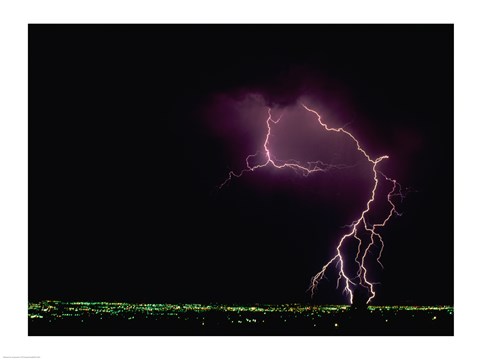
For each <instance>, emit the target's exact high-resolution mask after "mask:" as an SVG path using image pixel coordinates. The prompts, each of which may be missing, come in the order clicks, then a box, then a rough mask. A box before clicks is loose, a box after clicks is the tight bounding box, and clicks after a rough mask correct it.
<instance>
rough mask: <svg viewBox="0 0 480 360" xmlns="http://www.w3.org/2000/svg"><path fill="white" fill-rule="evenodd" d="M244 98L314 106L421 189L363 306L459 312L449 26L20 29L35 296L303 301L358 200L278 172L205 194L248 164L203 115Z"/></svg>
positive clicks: (398, 221)
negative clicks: (24, 34) (318, 191)
mask: <svg viewBox="0 0 480 360" xmlns="http://www.w3.org/2000/svg"><path fill="white" fill-rule="evenodd" d="M248 92H256V93H260V94H262V95H263V97H264V98H265V99H266V101H267V103H268V104H271V105H273V106H288V105H291V104H293V103H295V101H296V100H297V98H298V96H300V95H302V94H308V95H310V96H312V97H316V98H317V99H318V101H320V102H321V103H322V104H323V106H324V107H325V109H324V110H325V114H326V115H327V116H331V117H332V118H337V119H338V118H340V119H342V120H343V123H347V122H351V125H349V126H351V127H350V129H351V131H352V132H354V133H355V134H356V135H358V137H359V138H361V139H363V141H365V143H367V144H368V147H369V151H371V152H372V153H373V154H375V155H382V154H384V153H387V154H389V155H390V157H391V161H390V163H389V165H385V166H386V168H385V171H387V170H388V172H389V174H391V175H392V176H395V177H396V178H397V179H398V180H399V181H400V182H401V183H402V184H403V185H404V186H408V187H410V188H412V189H414V190H415V191H414V192H411V193H409V195H408V197H407V199H406V200H405V201H404V203H403V204H402V205H401V211H402V212H403V216H402V217H400V218H395V219H394V220H393V221H392V222H391V224H390V226H389V228H388V229H387V230H385V232H384V233H383V234H384V237H385V239H386V247H385V251H384V257H383V263H384V265H385V270H383V271H381V270H380V269H377V270H376V271H375V272H376V275H375V276H376V279H378V280H379V281H381V283H382V285H380V286H379V287H378V288H377V293H378V296H377V298H376V299H375V300H376V302H377V303H389V304H392V303H405V302H407V301H410V302H413V303H417V304H422V303H425V304H453V25H283V26H281V25H264V26H261V25H256V26H255V25H157V26H153V25H127V26H120V25H118V26H114V25H30V26H29V298H30V299H31V300H35V299H44V298H49V299H58V298H60V299H86V300H119V301H120V300H128V301H151V302H175V301H180V302H291V301H301V302H304V301H310V298H309V296H308V294H307V293H306V292H305V291H306V289H307V287H308V285H309V279H310V277H311V276H313V275H314V274H315V273H316V272H317V271H318V270H319V268H320V267H321V266H322V265H323V263H324V262H325V260H328V259H329V258H330V256H331V254H332V250H333V246H334V243H333V241H334V240H335V239H336V238H337V237H338V235H340V234H342V232H343V231H344V230H345V229H342V228H341V227H340V226H341V225H345V224H346V223H347V222H348V219H349V218H348V217H347V216H346V214H347V213H348V212H349V211H352V210H355V209H356V208H355V207H356V206H358V205H357V203H352V204H349V202H348V200H345V197H344V198H339V199H338V201H335V199H333V200H332V199H330V202H329V203H328V204H329V206H328V207H326V206H325V204H322V203H318V202H317V201H315V199H316V198H315V196H313V197H312V196H310V194H311V192H310V191H311V189H313V188H314V187H315V183H312V182H311V183H309V184H307V185H305V183H302V184H301V185H299V186H296V185H295V184H298V183H299V181H300V180H299V179H298V177H295V175H292V174H288V173H282V174H274V173H265V174H263V175H262V178H261V179H262V180H261V181H260V183H258V184H256V185H255V186H251V183H250V182H249V180H248V179H247V180H246V181H245V182H236V183H234V184H233V183H232V184H230V186H229V187H228V188H227V189H226V190H225V191H222V192H220V193H219V192H218V191H217V188H216V187H217V186H218V184H219V183H221V182H222V181H223V180H224V178H225V176H226V174H227V173H228V171H229V169H230V168H231V167H233V166H234V164H237V163H238V162H239V161H241V160H242V159H243V158H244V156H245V155H246V154H248V151H247V149H246V148H238V149H232V147H231V146H230V147H229V146H228V143H227V142H226V139H225V138H222V137H221V136H219V132H218V131H216V130H215V129H216V127H215V124H213V125H212V121H213V122H215V119H213V120H212V118H209V116H208V114H210V112H209V107H210V106H211V104H212V101H213V100H212V99H214V98H215V97H216V96H218V95H219V94H223V95H225V94H226V95H227V96H231V97H241V96H243V95H242V94H245V93H248ZM343 117H345V119H343ZM338 125H342V124H338ZM239 136H240V135H239ZM237 139H238V136H237ZM250 141H252V140H251V139H245V144H247V143H249V142H250ZM237 150H238V151H237ZM323 181H324V183H323V184H324V185H325V184H327V185H328V184H330V186H337V185H336V180H335V179H334V175H333V174H328V175H327V177H326V178H325V179H324V180H323ZM275 184H280V185H278V186H277V185H275ZM332 184H333V185H332ZM262 189H263V190H265V189H268V191H263V190H262ZM335 204H337V205H338V206H335ZM298 228H301V229H302V231H301V234H299V232H298V231H297V229H298ZM325 239H326V240H325ZM320 290H321V292H320V294H319V295H318V296H317V297H316V299H315V301H317V302H330V303H331V302H333V303H343V302H345V301H346V299H345V297H344V296H342V295H341V294H340V293H339V292H336V291H335V290H334V281H331V282H328V281H327V282H326V283H325V284H322V286H321V288H320Z"/></svg>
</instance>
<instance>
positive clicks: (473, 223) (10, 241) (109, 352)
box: [0, 0, 480, 360]
mask: <svg viewBox="0 0 480 360" xmlns="http://www.w3.org/2000/svg"><path fill="white" fill-rule="evenodd" d="M131 4H134V5H131ZM131 4H130V3H129V2H127V1H122V0H116V1H113V0H112V1H100V0H95V1H92V0H83V1H65V0H62V1H60V0H58V1H40V0H36V1H35V0H32V1H21V0H16V1H15V0H2V1H1V2H0V40H1V43H0V45H1V46H0V241H1V248H0V274H1V275H0V276H1V290H0V301H1V306H0V323H1V333H0V334H1V338H0V356H35V355H38V356H41V359H102V358H107V359H110V358H115V359H133V358H135V359H142V358H155V359H157V358H159V359H162V358H165V359H167V358H168V359H170V358H174V359H177V358H179V359H183V358H193V359H197V358H201V359H202V358H205V359H242V360H243V359H249V358H263V359H276V358H280V359H302V358H311V357H315V358H316V357H332V358H335V359H343V358H352V359H377V358H378V359H402V360H403V359H406V358H414V359H417V358H429V359H444V358H445V359H452V358H456V357H457V356H458V357H459V358H463V356H465V355H466V354H468V357H469V358H479V356H478V355H479V350H478V347H474V345H475V341H477V334H478V329H476V327H475V326H476V325H477V324H478V308H477V303H476V300H477V299H478V286H477V275H478V266H477V263H479V256H480V255H479V254H480V252H479V247H478V243H479V241H480V236H478V233H477V229H476V228H477V226H478V223H479V220H478V219H477V216H478V210H477V204H479V199H478V190H477V189H478V186H479V183H480V182H479V180H480V179H479V177H478V164H479V160H478V159H477V158H476V156H477V155H478V153H479V152H478V150H477V147H478V146H479V142H478V140H477V136H478V135H477V134H478V133H479V132H478V130H479V129H478V121H479V120H480V117H479V110H478V108H479V107H478V105H477V104H478V102H479V91H478V84H479V83H480V82H479V80H480V79H479V67H480V65H479V64H480V58H479V46H478V38H479V37H478V35H479V26H478V14H479V13H480V12H479V11H478V9H475V8H474V5H464V4H475V2H473V1H472V2H467V1H456V2H453V1H441V0H436V1H419V0H415V1H411V0H404V1H396V2H393V1H384V0H383V1H358V0H348V1H345V0H344V1H318V0H317V1H304V0H295V1H293V2H285V1H283V2H281V1H280V0H277V1H275V0H271V1H259V0H243V1H236V2H232V1H225V0H223V1H212V0H209V1H195V0H191V1H176V2H173V1H172V2H171V3H170V2H169V3H167V2H160V1H138V0H137V1H135V2H133V1H132V2H131ZM51 22H54V23H71V22H80V23H92V22H100V23H138V22H141V23H175V22H184V23H185V22H194V23H199V22H201V23H205V22H207V23H208V22H220V23H231V22H241V23H244V22H268V23H272V22H273V23H285V22H286V23H297V22H302V23H304V22H307V23H308V22H311V23H338V22H339V23H369V22H374V23H389V22H400V23H405V22H407V23H410V22H421V23H425V22H427V23H455V336H454V337H446V338H435V337H418V338H415V337H413V338H410V337H398V338H397V337H385V338H381V337H368V338H362V337H349V338H342V337H254V338H250V337H224V338H218V337H45V338H43V337H28V336H27V317H26V306H27V194H28V193H27V190H28V189H27V171H28V168H27V135H28V134H27V131H28V126H27V124H28V123H27V24H28V23H51ZM315 46H319V47H321V42H319V43H317V44H315ZM440 125H441V124H439V126H440ZM434 131H435V129H432V132H434ZM438 176H439V177H441V176H450V174H445V175H444V174H442V172H441V169H439V172H438ZM438 196H439V198H438V204H437V208H438V210H439V211H441V199H442V194H438ZM428 226H441V224H428ZM432 256H434V255H433V254H432ZM38 271H41V269H38ZM425 281H428V279H425Z"/></svg>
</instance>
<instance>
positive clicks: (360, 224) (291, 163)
mask: <svg viewBox="0 0 480 360" xmlns="http://www.w3.org/2000/svg"><path fill="white" fill-rule="evenodd" d="M302 106H303V108H305V110H307V111H308V112H310V113H312V114H314V115H315V116H316V118H317V121H318V123H319V124H320V125H321V126H322V127H323V128H324V129H325V130H326V131H330V132H337V133H342V134H345V135H346V136H348V137H349V138H350V139H351V140H353V141H354V142H355V144H356V147H357V150H358V151H359V152H360V153H361V154H362V155H363V156H364V157H365V159H366V160H367V161H368V162H369V163H370V164H371V166H372V174H373V181H374V182H373V188H372V191H371V195H370V198H369V200H368V201H367V203H366V205H365V208H364V210H363V211H362V213H361V214H360V216H359V217H358V218H357V219H356V220H355V221H353V223H351V225H350V226H349V228H350V231H349V232H348V233H347V234H345V235H343V236H342V237H341V238H340V240H339V242H338V245H337V247H336V253H335V256H333V257H332V258H331V259H330V260H329V261H328V262H327V263H326V264H325V265H324V266H323V267H322V268H321V270H320V271H319V272H318V273H317V274H316V275H315V276H314V277H313V278H312V280H311V284H310V287H309V291H311V294H312V296H313V295H314V292H315V289H316V288H317V285H318V283H319V281H320V280H322V279H323V278H324V277H325V273H326V271H327V269H328V268H329V267H330V266H331V265H332V264H336V265H337V267H338V266H339V271H338V278H337V288H338V287H339V286H340V282H341V281H342V280H343V282H344V284H345V287H344V289H343V292H345V293H346V294H347V295H348V297H349V300H350V303H353V290H352V286H356V285H357V283H356V282H355V281H354V280H357V279H358V285H361V286H363V287H365V288H367V289H368V291H369V298H368V300H367V303H370V301H371V300H372V299H373V298H374V297H375V290H374V285H375V283H374V282H372V281H369V280H368V278H367V267H366V265H365V261H366V258H367V254H368V253H369V251H370V248H371V247H372V246H373V245H374V244H375V242H376V241H378V243H379V244H380V251H379V253H378V256H377V258H376V260H377V262H378V263H379V265H380V266H381V267H382V268H383V265H382V263H381V262H380V259H381V257H382V252H383V247H384V242H383V238H382V236H381V235H380V234H379V233H378V228H382V227H384V226H385V225H386V224H387V222H388V221H389V220H390V219H391V217H392V216H393V215H394V214H396V215H400V213H399V212H398V211H397V209H396V207H395V204H394V203H393V201H392V199H393V197H395V196H400V197H402V198H403V194H402V189H401V186H400V184H399V183H398V182H397V181H396V180H395V179H391V178H389V177H387V176H385V175H384V174H383V173H382V172H380V171H379V170H378V169H377V166H378V164H379V163H380V162H381V161H383V160H385V159H388V156H387V155H384V156H380V157H378V158H376V159H373V158H372V157H370V155H368V154H367V152H366V151H365V150H364V149H363V148H362V147H361V146H360V143H359V141H358V140H357V139H356V138H355V137H354V136H353V135H352V133H350V132H349V131H347V130H345V129H344V128H343V127H340V128H332V127H329V126H328V125H327V124H325V123H324V122H323V121H322V118H321V116H320V115H319V114H318V112H316V111H315V110H313V109H310V108H309V107H307V106H306V105H304V104H302ZM281 118H282V117H281V116H280V117H279V118H278V119H277V120H274V119H273V118H272V113H271V109H270V108H268V118H267V120H266V124H267V134H266V136H265V141H264V143H263V151H262V152H263V155H264V156H265V161H264V162H262V163H260V164H256V165H252V164H251V160H252V158H256V157H257V156H258V155H259V152H257V153H256V154H253V155H248V156H247V157H246V159H245V164H246V167H245V168H244V169H242V170H241V171H240V172H238V173H235V172H234V171H230V172H229V174H228V177H227V178H226V179H225V181H224V182H223V183H222V184H221V185H220V188H222V187H223V186H224V185H225V184H227V183H228V182H229V181H231V180H232V178H233V177H236V178H239V177H241V176H242V175H243V174H244V173H246V172H253V171H255V170H257V169H259V168H263V167H266V166H274V167H275V168H277V169H284V168H289V169H292V170H295V171H297V172H301V173H302V174H303V175H305V176H308V175H309V174H312V173H314V172H319V171H320V172H325V171H328V170H331V169H334V168H335V169H343V168H345V167H347V166H346V165H343V164H340V165H334V164H326V163H324V162H322V161H317V162H310V163H307V164H308V166H304V165H301V163H300V162H299V161H296V160H286V161H280V160H277V159H275V157H274V156H273V155H272V154H271V152H270V149H269V140H270V135H271V131H272V125H273V124H277V123H278V122H279V121H280V120H281ZM379 175H380V176H381V177H382V178H383V179H384V180H385V181H387V182H389V183H390V184H391V186H392V188H391V190H390V192H389V193H388V194H387V201H388V203H389V206H390V209H389V211H388V213H387V215H386V216H385V218H384V219H383V221H381V222H379V223H375V224H371V225H369V224H368V223H367V220H366V216H367V215H368V214H369V212H370V211H371V205H372V203H373V202H374V201H375V196H376V192H377V188H378V184H379ZM360 230H361V231H362V232H363V231H365V233H366V234H367V238H368V240H367V241H365V240H362V237H361V236H360V234H359V231H360ZM363 236H364V235H363ZM350 239H351V240H355V241H357V242H358V246H357V253H356V256H355V263H356V264H357V273H356V276H355V277H354V278H350V277H348V276H347V274H346V273H345V259H344V255H342V246H343V244H344V243H345V241H347V240H350ZM364 242H365V243H367V242H368V244H367V245H366V246H364ZM362 248H363V249H362Z"/></svg>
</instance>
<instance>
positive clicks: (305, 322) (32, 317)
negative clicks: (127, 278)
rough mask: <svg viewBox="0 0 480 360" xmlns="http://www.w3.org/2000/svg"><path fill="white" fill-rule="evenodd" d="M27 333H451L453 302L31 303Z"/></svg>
mask: <svg viewBox="0 0 480 360" xmlns="http://www.w3.org/2000/svg"><path fill="white" fill-rule="evenodd" d="M28 317H29V327H28V332H29V335H453V307H448V306H369V307H368V308H366V309H364V310H352V309H351V308H350V306H344V305H341V306H340V305H328V306H326V305H322V306H320V305H302V304H282V305H258V304H256V305H251V306H239V305H221V304H215V305H201V304H133V303H107V302H62V301H42V302H37V303H29V309H28Z"/></svg>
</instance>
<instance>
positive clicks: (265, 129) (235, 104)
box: [215, 94, 404, 303]
mask: <svg viewBox="0 0 480 360" xmlns="http://www.w3.org/2000/svg"><path fill="white" fill-rule="evenodd" d="M221 100H222V101H221V102H220V106H218V107H217V113H216V114H215V115H216V116H217V117H219V116H220V117H221V116H224V117H229V116H232V115H233V117H235V116H237V117H240V118H242V119H243V126H244V127H246V128H250V130H249V131H247V132H246V133H250V134H251V135H252V136H253V137H255V140H257V138H258V140H257V141H256V142H257V143H258V144H256V146H257V149H256V151H255V152H252V153H251V154H246V155H245V157H244V160H243V164H242V165H240V166H239V167H238V168H237V169H235V170H232V171H230V172H229V173H228V175H227V177H226V178H225V180H224V181H223V182H222V183H221V184H220V186H219V187H220V189H223V188H224V187H225V186H227V185H228V184H230V183H231V182H232V181H239V178H241V177H243V176H244V175H246V174H248V173H253V172H256V171H258V170H261V169H265V168H272V169H275V170H278V171H290V172H292V173H297V174H300V175H303V176H304V177H310V176H312V175H314V174H316V173H325V172H330V171H332V170H337V171H341V170H343V169H348V168H352V167H356V166H357V165H359V164H362V166H363V167H365V166H366V167H367V169H368V179H369V185H368V190H367V191H366V194H367V195H368V197H367V199H366V200H365V202H364V205H363V208H362V210H361V211H359V213H358V214H357V215H356V216H355V217H354V219H352V221H351V222H349V225H348V226H346V228H347V231H345V232H344V233H343V234H341V235H339V239H338V242H337V244H336V248H335V252H334V254H333V255H332V257H331V258H330V259H329V260H328V261H327V262H326V263H325V264H324V265H323V266H322V267H321V268H320V271H319V272H318V273H317V274H315V275H314V276H313V277H312V279H311V284H310V287H309V291H310V292H311V295H312V296H313V295H314V293H315V290H316V288H317V285H318V283H319V281H320V280H322V279H324V278H325V277H326V272H327V270H329V269H330V268H334V269H336V271H337V272H338V273H337V275H338V277H337V289H338V288H339V287H340V284H343V285H342V286H343V293H345V294H346V295H347V296H348V299H349V301H350V303H353V298H354V288H355V287H356V286H361V287H363V288H365V289H366V290H367V291H368V299H367V303H370V302H371V300H372V299H373V298H374V297H375V295H376V293H375V285H377V283H375V282H374V281H373V280H371V278H370V274H369V271H368V270H369V265H368V262H367V259H368V258H369V257H372V256H374V257H375V260H376V262H377V263H378V265H379V266H380V267H382V268H383V264H382V263H381V257H382V252H383V249H384V245H385V244H384V239H383V237H382V235H381V229H382V228H383V227H385V226H386V225H387V223H388V222H389V220H390V219H391V218H392V217H393V216H394V215H400V213H399V212H398V211H397V208H396V205H395V201H396V200H397V199H403V197H404V194H403V192H402V188H401V185H400V184H399V183H398V182H397V181H396V180H395V179H393V178H390V177H389V176H387V175H386V174H384V173H383V172H382V171H381V165H382V163H383V162H384V161H387V160H388V159H389V156H388V155H386V154H383V155H381V156H373V155H371V154H370V153H369V152H368V149H367V148H366V147H365V146H364V145H363V144H362V143H361V142H360V140H359V139H358V138H356V137H355V135H354V134H353V133H352V132H350V131H349V130H348V124H347V125H343V126H333V125H331V124H330V123H329V121H328V119H324V118H322V116H321V114H320V113H319V111H317V110H316V109H315V107H314V106H313V105H310V103H311V101H310V103H309V102H308V101H309V99H299V100H298V101H297V102H296V103H294V104H291V105H289V106H284V107H278V106H267V105H266V104H265V101H264V100H263V97H262V96H260V95H252V94H249V95H246V96H245V97H244V98H243V99H241V100H240V101H238V100H232V99H229V98H228V97H222V99H221ZM239 114H240V115H239ZM225 123H226V124H227V125H226V127H225V128H224V129H222V132H224V133H227V135H228V132H231V131H238V129H235V128H234V126H235V125H234V124H233V123H232V124H231V125H228V122H225ZM259 123H260V124H261V125H262V127H261V130H259V129H260V127H259ZM241 126H242V125H241ZM282 126H283V127H287V128H284V129H282ZM252 129H253V130H252ZM259 131H261V132H260V134H261V136H260V137H259V135H258V132H259ZM314 138H315V140H313V139H314ZM241 140H242V139H241V138H240V139H239V138H237V140H236V141H241ZM243 141H249V140H248V139H243ZM312 141H316V142H317V144H316V145H315V151H312V147H311V146H309V145H308V143H309V142H310V143H311V142H312ZM322 145H323V146H322ZM285 149H287V151H286V150H285ZM342 150H343V154H342V153H341V152H342ZM292 153H293V156H292ZM312 155H313V157H312ZM360 178H361V177H360V176H359V178H358V182H361V179H360ZM355 181H357V179H356V180H355ZM380 186H383V187H386V188H387V189H388V190H387V191H379V187H380ZM361 191H362V192H365V190H361ZM378 202H383V203H384V205H383V206H381V205H380V206H378V208H379V210H378V209H377V211H375V210H374V205H375V204H376V203H378ZM385 204H386V206H385ZM350 242H354V243H355V246H356V252H355V255H354V259H353V260H354V268H355V270H354V271H353V272H352V271H350V273H352V275H350V274H349V273H348V271H347V270H346V266H345V264H346V262H347V261H350V260H351V259H348V257H349V256H348V254H347V253H346V252H345V251H344V247H345V245H346V244H347V243H350ZM374 245H377V247H378V249H379V250H378V251H377V252H376V253H375V254H374V252H373V251H372V250H373V249H372V247H373V246H374Z"/></svg>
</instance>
